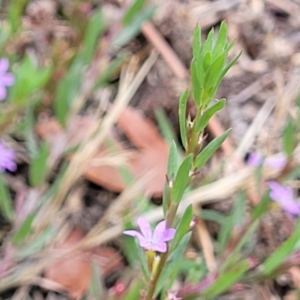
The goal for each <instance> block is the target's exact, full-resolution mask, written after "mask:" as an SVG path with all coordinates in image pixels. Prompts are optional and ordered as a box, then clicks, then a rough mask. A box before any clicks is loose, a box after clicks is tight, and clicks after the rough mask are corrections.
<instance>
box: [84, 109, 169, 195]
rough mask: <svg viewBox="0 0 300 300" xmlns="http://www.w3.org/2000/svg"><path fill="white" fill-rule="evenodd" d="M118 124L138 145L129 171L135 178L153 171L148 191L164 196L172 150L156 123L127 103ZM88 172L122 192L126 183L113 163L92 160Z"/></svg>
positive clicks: (99, 182)
mask: <svg viewBox="0 0 300 300" xmlns="http://www.w3.org/2000/svg"><path fill="white" fill-rule="evenodd" d="M117 125H118V126H119V127H120V128H121V129H122V131H123V132H124V133H125V134H126V136H127V137H128V139H130V141H131V142H132V143H133V144H134V145H135V146H136V147H137V148H139V149H138V150H137V151H136V152H135V154H134V155H133V156H132V158H130V159H129V162H128V169H129V171H130V172H131V174H132V175H133V177H134V178H135V179H138V178H141V177H142V176H143V175H145V174H146V173H147V172H151V173H152V174H153V176H152V177H151V178H150V180H149V181H148V184H147V186H146V191H145V192H146V193H147V194H148V195H151V196H153V197H161V196H162V192H163V188H164V182H165V176H166V171H167V162H168V154H169V149H168V145H167V143H166V142H165V141H164V140H163V139H162V137H161V136H160V135H159V133H158V131H157V129H156V127H155V125H154V124H153V123H152V122H151V121H149V120H148V119H146V118H144V117H143V116H142V115H141V114H140V113H139V112H138V111H137V110H135V109H133V108H129V107H127V108H126V109H125V110H124V111H123V112H122V114H121V116H120V118H119V120H118V122H117ZM113 148H117V149H122V148H123V146H122V145H121V144H120V142H118V141H116V140H114V146H113ZM85 176H86V177H87V178H88V179H89V180H91V181H93V182H94V183H97V184H99V185H102V186H104V187H106V188H107V189H109V190H112V191H116V192H121V191H123V190H124V188H125V187H126V184H125V182H124V180H123V178H122V175H121V173H120V171H119V170H118V169H116V168H115V167H112V166H95V165H93V162H91V163H90V165H89V167H88V168H87V171H86V173H85Z"/></svg>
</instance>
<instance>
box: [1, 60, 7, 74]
mask: <svg viewBox="0 0 300 300" xmlns="http://www.w3.org/2000/svg"><path fill="white" fill-rule="evenodd" d="M8 67H9V61H8V59H7V58H6V57H5V58H1V59H0V73H5V72H6V71H7V70H8Z"/></svg>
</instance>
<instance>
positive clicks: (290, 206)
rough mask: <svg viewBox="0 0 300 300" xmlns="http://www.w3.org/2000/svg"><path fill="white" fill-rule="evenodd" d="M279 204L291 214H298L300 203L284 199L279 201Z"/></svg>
mask: <svg viewBox="0 0 300 300" xmlns="http://www.w3.org/2000/svg"><path fill="white" fill-rule="evenodd" d="M281 206H282V208H283V209H284V210H285V211H286V212H288V213H290V214H292V215H296V216H298V215H300V205H299V204H298V203H297V202H296V201H293V200H288V201H284V202H282V203H281Z"/></svg>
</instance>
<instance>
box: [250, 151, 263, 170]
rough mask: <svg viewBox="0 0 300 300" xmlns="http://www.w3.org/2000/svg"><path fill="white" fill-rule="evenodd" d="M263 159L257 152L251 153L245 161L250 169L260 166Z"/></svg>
mask: <svg viewBox="0 0 300 300" xmlns="http://www.w3.org/2000/svg"><path fill="white" fill-rule="evenodd" d="M262 161H263V158H262V156H261V155H260V154H259V153H258V152H252V153H250V154H249V156H248V159H247V165H248V166H251V167H258V166H259V165H261V164H262Z"/></svg>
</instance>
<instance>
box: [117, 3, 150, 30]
mask: <svg viewBox="0 0 300 300" xmlns="http://www.w3.org/2000/svg"><path fill="white" fill-rule="evenodd" d="M145 2H146V1H145V0H135V1H134V2H133V3H132V5H131V6H130V7H129V9H128V10H127V12H126V14H125V16H124V18H123V24H124V25H129V24H130V23H131V22H132V21H133V20H134V18H135V17H136V16H137V14H138V13H139V11H140V10H141V9H142V7H143V6H144V4H145Z"/></svg>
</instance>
